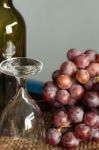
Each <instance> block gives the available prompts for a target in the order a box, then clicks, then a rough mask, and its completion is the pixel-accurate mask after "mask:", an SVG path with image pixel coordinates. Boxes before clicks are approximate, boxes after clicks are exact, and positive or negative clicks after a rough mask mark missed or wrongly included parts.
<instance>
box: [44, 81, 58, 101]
mask: <svg viewBox="0 0 99 150" xmlns="http://www.w3.org/2000/svg"><path fill="white" fill-rule="evenodd" d="M57 90H58V88H57V86H56V85H55V84H54V83H53V82H52V81H48V82H46V83H45V85H44V88H43V92H42V95H43V97H44V100H46V101H47V102H51V101H53V100H54V99H55V96H56V92H57Z"/></svg>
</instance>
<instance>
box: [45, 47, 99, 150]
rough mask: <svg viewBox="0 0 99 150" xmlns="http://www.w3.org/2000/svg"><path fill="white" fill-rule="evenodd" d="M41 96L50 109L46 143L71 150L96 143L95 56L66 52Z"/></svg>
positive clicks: (98, 65)
mask: <svg viewBox="0 0 99 150" xmlns="http://www.w3.org/2000/svg"><path fill="white" fill-rule="evenodd" d="M66 57H67V58H66V60H65V61H64V62H63V63H62V64H61V65H60V68H59V69H57V70H55V71H54V72H53V73H52V81H48V82H46V83H45V84H44V88H43V97H44V100H45V101H46V102H48V103H49V104H51V106H52V107H53V108H54V112H53V116H52V122H51V127H50V129H48V130H47V133H46V134H47V136H46V139H47V142H48V143H49V144H52V145H54V146H55V145H61V146H62V147H64V148H67V149H68V148H69V149H71V148H75V147H77V146H79V144H80V142H82V141H86V140H88V141H90V140H91V141H96V142H97V141H99V54H98V53H96V52H95V51H94V50H91V49H87V50H85V51H84V52H81V51H79V50H77V49H70V50H68V52H67V54H66Z"/></svg>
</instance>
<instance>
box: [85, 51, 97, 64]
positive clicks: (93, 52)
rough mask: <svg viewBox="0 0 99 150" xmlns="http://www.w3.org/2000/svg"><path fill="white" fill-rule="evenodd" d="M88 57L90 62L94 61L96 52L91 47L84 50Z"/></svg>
mask: <svg viewBox="0 0 99 150" xmlns="http://www.w3.org/2000/svg"><path fill="white" fill-rule="evenodd" d="M84 53H85V54H86V55H87V56H88V57H89V59H90V62H95V60H96V52H95V51H94V50H92V49H87V50H85V52H84Z"/></svg>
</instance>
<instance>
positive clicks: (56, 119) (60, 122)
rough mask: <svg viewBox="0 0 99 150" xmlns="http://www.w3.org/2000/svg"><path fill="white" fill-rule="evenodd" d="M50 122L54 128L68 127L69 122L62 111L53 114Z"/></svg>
mask: <svg viewBox="0 0 99 150" xmlns="http://www.w3.org/2000/svg"><path fill="white" fill-rule="evenodd" d="M52 122H53V124H54V126H55V127H61V128H62V127H68V126H69V124H70V122H69V120H68V116H67V113H66V112H65V111H64V110H61V109H60V110H58V111H57V112H55V113H54V115H53V119H52Z"/></svg>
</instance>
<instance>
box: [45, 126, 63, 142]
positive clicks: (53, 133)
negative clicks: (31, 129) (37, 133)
mask: <svg viewBox="0 0 99 150" xmlns="http://www.w3.org/2000/svg"><path fill="white" fill-rule="evenodd" d="M46 138H47V139H46V140H47V143H49V144H51V145H58V144H59V143H60V141H61V138H62V133H61V132H59V130H57V129H55V128H50V129H49V130H48V131H47V133H46Z"/></svg>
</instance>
